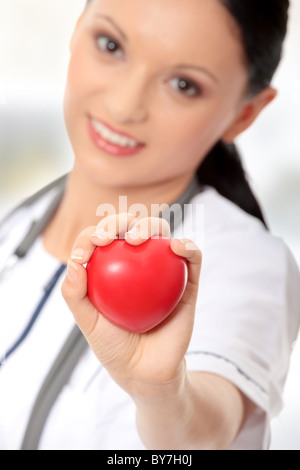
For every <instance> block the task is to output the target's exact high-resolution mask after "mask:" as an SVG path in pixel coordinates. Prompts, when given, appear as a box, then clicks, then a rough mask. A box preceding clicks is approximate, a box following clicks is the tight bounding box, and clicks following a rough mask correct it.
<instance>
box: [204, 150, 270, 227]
mask: <svg viewBox="0 0 300 470" xmlns="http://www.w3.org/2000/svg"><path fill="white" fill-rule="evenodd" d="M197 177H198V180H199V183H200V184H202V185H209V186H212V187H214V188H215V189H216V190H217V191H218V193H219V194H221V195H222V196H224V197H225V198H227V199H229V200H230V201H231V202H233V203H234V204H236V205H237V206H239V207H240V208H241V209H243V210H244V211H245V212H247V213H248V214H250V215H252V216H254V217H257V218H258V219H259V220H260V221H261V222H262V223H263V224H264V225H265V227H266V228H268V227H267V224H266V222H265V219H264V216H263V214H262V211H261V208H260V206H259V204H258V202H257V200H256V198H255V196H254V194H253V192H252V190H251V188H250V185H249V183H248V181H247V178H246V174H245V171H244V168H243V166H242V162H241V158H240V155H239V153H238V150H237V148H236V146H235V145H234V144H227V143H224V142H223V141H219V142H218V143H217V144H216V146H215V147H214V148H213V149H212V150H211V151H210V153H209V154H208V155H207V156H206V158H205V160H204V161H203V163H202V164H201V165H200V167H199V168H198V171H197Z"/></svg>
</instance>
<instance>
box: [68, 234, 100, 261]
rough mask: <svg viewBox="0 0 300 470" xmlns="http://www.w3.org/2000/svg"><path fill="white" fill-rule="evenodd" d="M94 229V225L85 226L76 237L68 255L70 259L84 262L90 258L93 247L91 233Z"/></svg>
mask: <svg viewBox="0 0 300 470" xmlns="http://www.w3.org/2000/svg"><path fill="white" fill-rule="evenodd" d="M95 229H96V227H95V226H90V227H87V228H86V229H85V230H83V231H82V232H81V233H80V234H79V235H78V237H77V238H76V240H75V242H74V245H73V248H72V252H71V255H70V259H71V260H72V261H74V262H75V263H80V264H85V263H87V262H88V261H89V259H90V258H91V256H92V254H93V252H94V249H95V243H93V241H92V238H91V235H92V234H93V233H95Z"/></svg>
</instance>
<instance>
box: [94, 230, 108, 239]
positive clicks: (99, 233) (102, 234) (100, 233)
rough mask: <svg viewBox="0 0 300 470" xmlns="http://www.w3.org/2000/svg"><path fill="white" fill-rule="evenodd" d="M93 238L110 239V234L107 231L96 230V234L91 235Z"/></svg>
mask: <svg viewBox="0 0 300 470" xmlns="http://www.w3.org/2000/svg"><path fill="white" fill-rule="evenodd" d="M91 237H96V238H103V239H105V238H108V237H109V235H108V232H107V231H106V230H104V229H103V228H98V229H97V230H96V232H95V233H93V235H91Z"/></svg>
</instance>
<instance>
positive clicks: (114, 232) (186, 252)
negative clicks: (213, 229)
mask: <svg viewBox="0 0 300 470" xmlns="http://www.w3.org/2000/svg"><path fill="white" fill-rule="evenodd" d="M112 222H113V223H112ZM105 227H110V231H109V232H107V231H106V232H105V231H103V230H104V228H105ZM112 227H114V229H112ZM128 229H130V230H129V232H127V230H128ZM137 229H139V231H136V230H137ZM125 232H126V233H125ZM124 233H125V240H126V242H127V243H130V244H132V245H139V244H141V243H143V242H145V241H146V240H147V239H148V238H150V237H152V236H154V235H161V236H164V237H168V238H171V233H170V227H169V225H168V223H167V222H166V221H165V220H164V219H159V218H150V217H148V218H144V219H140V220H137V219H135V218H134V216H133V215H130V214H118V215H115V216H110V217H106V218H105V219H103V220H102V221H101V222H100V224H99V225H98V226H97V227H88V228H87V229H86V230H84V231H83V232H82V233H81V234H80V235H79V236H78V238H77V240H76V241H75V244H74V247H73V251H72V255H71V259H70V260H69V262H68V272H67V276H66V278H65V280H64V282H63V285H62V294H63V297H64V299H65V300H66V302H67V304H68V306H69V308H70V310H71V311H72V313H73V315H74V318H75V321H76V322H77V324H78V326H79V328H80V329H81V331H82V332H83V334H84V335H85V337H86V339H87V341H88V343H89V345H90V347H91V348H92V350H93V351H94V353H95V355H96V356H97V358H98V359H99V361H100V362H101V364H102V365H103V366H104V367H105V368H106V369H107V370H108V372H109V373H110V375H111V376H112V378H113V379H114V380H115V381H116V382H117V383H118V384H119V385H120V386H121V387H122V388H124V390H126V391H127V392H128V393H129V394H131V395H135V396H144V397H150V398H153V397H155V395H156V394H157V395H158V396H159V394H161V392H162V390H166V389H170V387H172V386H174V385H175V386H177V385H178V384H179V383H180V382H181V380H182V378H183V377H184V376H185V372H186V371H185V360H184V356H185V353H186V351H187V348H188V345H189V342H190V339H191V335H192V331H193V323H194V314H195V305H196V301H197V295H198V283H199V277H200V270H201V259H202V257H201V252H200V250H199V249H198V247H197V246H196V245H195V244H194V243H193V242H191V241H190V240H178V239H175V240H172V241H171V249H172V250H173V251H174V253H176V254H177V255H179V256H183V257H184V258H186V260H187V262H188V281H187V286H186V289H185V292H184V294H183V296H182V298H181V300H180V302H179V304H178V305H177V307H176V308H175V309H174V311H173V312H172V313H171V315H170V316H169V317H168V318H167V319H166V320H165V321H164V322H163V323H161V324H160V325H158V326H157V327H155V328H154V329H152V330H150V331H148V332H147V333H143V334H138V333H131V332H128V331H126V330H123V329H121V328H119V327H117V326H115V325H114V324H112V323H110V322H109V321H108V320H106V319H105V318H104V317H103V316H102V315H101V312H98V311H97V310H96V309H95V307H94V306H93V305H92V304H91V302H90V301H89V298H88V296H87V273H86V269H85V268H84V266H83V265H84V264H85V263H87V262H88V261H89V259H90V258H91V256H92V254H93V251H94V249H95V247H96V246H106V245H108V244H109V243H111V242H112V241H113V240H115V238H118V236H120V235H121V234H124ZM99 235H100V236H99Z"/></svg>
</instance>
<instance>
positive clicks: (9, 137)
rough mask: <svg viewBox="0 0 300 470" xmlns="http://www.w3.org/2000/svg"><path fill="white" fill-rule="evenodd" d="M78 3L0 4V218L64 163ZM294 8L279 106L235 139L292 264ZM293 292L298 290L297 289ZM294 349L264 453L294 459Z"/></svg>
mask: <svg viewBox="0 0 300 470" xmlns="http://www.w3.org/2000/svg"><path fill="white" fill-rule="evenodd" d="M84 5H85V0H64V1H63V2H62V1H61V0H51V1H50V0H1V2H0V217H1V215H2V214H3V213H6V212H7V211H8V210H9V209H10V208H11V207H13V206H14V205H15V204H16V203H17V202H18V201H20V199H23V198H24V197H26V196H28V195H30V194H32V193H33V192H35V191H36V190H38V189H39V188H41V187H42V186H44V185H45V184H47V183H48V182H50V181H52V180H54V179H55V178H57V177H59V176H61V175H62V174H64V173H66V172H68V171H69V170H70V169H71V167H72V163H73V156H72V150H71V146H70V144H69V141H68V138H67V135H66V131H65V127H64V120H63V112H62V101H63V94H64V86H65V79H66V73H67V65H68V58H69V40H70V37H71V34H72V30H73V27H74V25H75V22H76V20H77V18H78V16H79V14H80V12H81V10H82V8H83V6H84ZM299 49H300V2H299V0H291V18H290V27H289V34H288V38H287V41H286V44H285V51H284V57H283V60H282V63H281V65H280V68H279V70H278V72H277V74H276V77H275V79H274V86H275V87H276V88H277V89H278V90H279V95H278V98H277V99H276V101H275V102H273V103H272V104H271V105H270V106H269V108H268V109H267V110H265V111H264V113H263V114H262V116H261V117H260V118H259V119H258V121H257V122H256V123H255V124H254V125H253V126H252V128H251V129H250V130H248V131H247V132H246V133H245V134H244V135H243V136H242V137H240V138H239V140H238V142H237V143H238V145H239V147H240V150H241V152H242V155H243V158H244V162H245V166H246V169H247V171H248V174H249V177H250V180H251V182H252V186H253V188H254V190H255V192H256V194H257V196H258V198H259V199H260V201H261V203H262V206H263V208H264V212H265V215H266V218H267V220H268V223H269V226H270V227H271V229H272V232H273V233H274V234H276V235H277V236H279V237H282V238H283V239H284V240H285V242H286V243H287V245H288V246H289V247H290V249H291V250H292V252H293V253H294V255H295V257H296V259H297V261H298V264H299V265H300V139H299V130H300V78H299V77H300V54H299ZM299 288H300V286H299ZM299 371H300V341H299V340H298V341H297V343H296V344H295V348H294V352H293V355H292V361H291V367H290V374H289V377H288V381H287V384H286V389H285V407H284V410H283V411H282V413H281V415H280V416H279V417H278V418H276V420H274V422H273V425H272V427H273V438H272V445H271V449H274V450H300V373H299Z"/></svg>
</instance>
